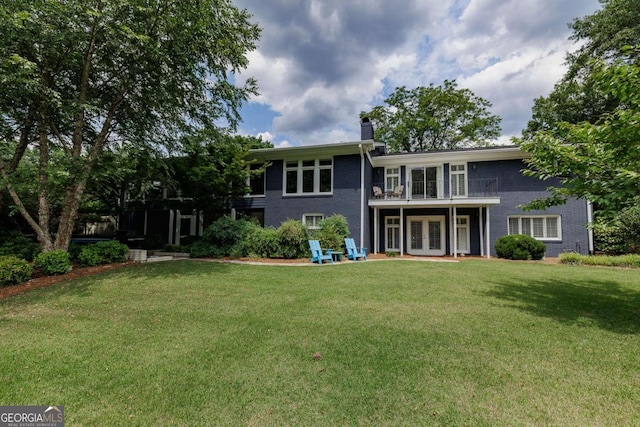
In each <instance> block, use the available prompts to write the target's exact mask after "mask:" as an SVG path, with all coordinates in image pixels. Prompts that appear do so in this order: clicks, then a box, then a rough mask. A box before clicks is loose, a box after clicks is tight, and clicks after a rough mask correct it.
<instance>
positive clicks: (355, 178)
mask: <svg viewBox="0 0 640 427" xmlns="http://www.w3.org/2000/svg"><path fill="white" fill-rule="evenodd" d="M250 156H251V157H252V158H253V159H255V160H256V161H257V162H259V163H268V164H269V166H268V167H267V169H266V172H265V174H264V176H263V177H261V178H259V179H257V180H255V181H253V182H252V183H251V188H252V192H251V193H252V194H250V195H249V196H248V197H247V198H245V200H243V201H241V202H239V203H238V204H237V205H236V206H235V209H236V210H237V211H241V212H243V213H245V214H248V215H252V216H255V217H257V218H259V219H260V221H261V222H262V223H263V224H264V225H267V226H274V227H277V226H279V225H280V224H281V223H282V222H283V221H285V220H287V219H289V218H292V219H298V220H302V221H303V222H305V223H306V224H307V225H308V226H310V227H315V226H316V225H317V223H318V222H319V221H320V220H322V219H323V218H326V217H328V216H331V215H333V214H336V213H337V214H342V215H344V216H345V217H346V218H347V220H348V222H349V228H350V230H351V233H352V236H353V237H354V238H355V239H356V242H357V243H358V244H359V245H361V246H364V247H367V248H368V252H370V253H378V252H388V251H392V252H397V253H400V254H405V253H407V254H413V255H430V256H444V255H450V256H463V255H476V256H491V255H495V253H494V252H493V246H494V243H495V241H496V239H497V238H499V237H501V236H504V235H506V234H529V235H531V236H533V237H535V238H536V239H539V240H541V241H543V242H544V243H545V244H546V246H547V256H551V257H555V256H557V255H558V254H560V253H561V252H564V251H576V252H579V253H589V252H592V251H593V239H592V236H591V234H590V232H589V231H588V229H587V224H588V223H589V222H590V221H591V206H590V204H589V203H587V202H586V201H584V200H577V199H572V200H570V201H569V202H568V203H567V204H566V205H563V206H557V207H553V208H549V209H547V210H545V211H530V212H525V211H523V210H522V209H521V208H520V207H519V206H520V205H522V204H525V203H527V202H529V201H531V200H533V199H536V198H540V197H543V196H545V195H546V194H547V192H546V190H545V189H546V187H547V186H549V185H554V184H555V185H557V183H553V182H551V181H547V182H542V181H539V180H537V179H535V178H530V177H526V176H524V175H523V174H522V173H521V170H522V169H523V167H524V164H523V159H525V158H526V153H524V152H522V151H521V150H520V149H519V148H518V147H515V146H499V147H490V148H474V149H461V150H448V151H437V152H424V153H402V154H391V153H387V152H386V150H385V146H384V144H381V143H378V142H375V141H374V139H373V128H372V127H371V124H370V123H369V122H368V121H366V119H365V121H363V123H362V138H361V140H360V141H354V142H342V143H334V144H323V145H313V146H302V147H289V148H275V149H257V150H252V151H251V153H250Z"/></svg>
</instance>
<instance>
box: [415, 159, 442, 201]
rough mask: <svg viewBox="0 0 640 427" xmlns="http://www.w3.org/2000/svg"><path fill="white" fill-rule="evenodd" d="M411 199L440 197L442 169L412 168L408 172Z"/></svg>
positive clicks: (431, 167)
mask: <svg viewBox="0 0 640 427" xmlns="http://www.w3.org/2000/svg"><path fill="white" fill-rule="evenodd" d="M410 176H411V198H412V199H437V198H440V197H441V195H442V188H441V183H442V178H441V176H442V167H439V166H414V167H412V168H411V171H410Z"/></svg>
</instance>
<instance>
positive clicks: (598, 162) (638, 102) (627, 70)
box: [519, 50, 640, 217]
mask: <svg viewBox="0 0 640 427" xmlns="http://www.w3.org/2000/svg"><path fill="white" fill-rule="evenodd" d="M636 52H638V53H640V51H638V50H636ZM594 77H595V78H596V79H597V81H598V90H600V91H602V93H604V94H606V95H607V96H612V97H614V98H615V99H617V100H618V101H619V107H618V108H616V109H615V110H614V111H612V112H610V113H606V114H604V115H603V116H602V118H601V119H600V120H598V121H597V122H596V123H595V124H593V123H589V122H581V123H578V124H573V123H568V122H560V123H558V125H557V129H556V130H554V131H551V130H546V131H539V132H537V133H536V134H535V136H534V137H533V138H531V139H523V140H521V141H519V144H520V146H521V147H522V149H523V150H525V151H527V152H528V153H530V154H531V158H530V159H528V160H527V163H528V166H529V167H528V169H527V170H526V171H525V173H526V174H527V175H530V176H535V177H538V178H540V179H549V178H559V179H560V182H561V183H562V187H550V188H549V190H550V191H551V194H552V195H551V197H548V198H545V199H541V200H536V201H534V202H533V203H531V204H529V206H528V207H529V208H534V209H544V208H545V207H547V206H553V205H557V204H561V203H564V201H566V199H567V198H568V197H579V198H585V199H588V200H590V201H592V202H594V203H596V204H597V207H598V209H599V211H600V213H601V214H602V215H604V216H605V217H613V216H615V215H616V214H617V213H618V212H619V211H620V210H621V209H623V208H625V207H627V206H631V205H633V204H636V203H637V202H638V196H639V195H640V125H639V124H640V62H639V61H638V60H636V61H634V62H633V63H622V62H618V63H616V64H614V65H606V64H604V63H601V65H600V69H599V71H594Z"/></svg>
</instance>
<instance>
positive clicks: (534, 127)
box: [523, 0, 640, 138]
mask: <svg viewBox="0 0 640 427" xmlns="http://www.w3.org/2000/svg"><path fill="white" fill-rule="evenodd" d="M600 3H602V8H601V9H599V10H598V11H596V12H595V13H594V14H592V15H588V16H584V17H581V18H576V19H575V20H574V21H573V22H572V23H571V24H570V27H571V29H572V30H573V33H572V35H571V39H572V40H574V41H575V42H578V43H580V44H581V47H580V48H579V49H578V50H576V51H575V52H572V53H570V54H569V55H567V62H566V63H567V66H568V71H567V73H566V74H565V75H564V76H563V78H562V79H561V80H560V81H559V82H558V83H557V84H556V85H555V87H554V89H553V91H552V92H551V93H550V94H549V95H548V96H544V97H540V98H537V99H536V100H535V101H534V106H533V115H532V118H531V120H530V121H529V123H528V124H527V127H526V129H524V131H523V137H524V138H532V137H533V136H534V135H535V134H536V132H538V131H541V130H545V131H546V130H552V131H555V130H558V125H557V124H558V123H560V122H568V123H580V122H589V123H596V122H597V121H598V120H600V118H601V116H602V115H603V114H606V113H610V112H612V111H614V110H615V109H616V108H617V106H618V102H619V101H618V100H617V99H616V98H615V97H612V96H611V94H610V93H605V92H603V91H602V90H600V85H598V82H597V81H596V79H594V77H593V71H594V70H593V66H594V64H596V63H597V61H605V62H608V63H611V62H612V61H616V60H619V59H620V60H629V59H630V58H629V55H628V51H625V50H624V47H625V46H635V45H637V44H638V42H639V41H640V1H638V0H600ZM594 60H597V61H595V62H594Z"/></svg>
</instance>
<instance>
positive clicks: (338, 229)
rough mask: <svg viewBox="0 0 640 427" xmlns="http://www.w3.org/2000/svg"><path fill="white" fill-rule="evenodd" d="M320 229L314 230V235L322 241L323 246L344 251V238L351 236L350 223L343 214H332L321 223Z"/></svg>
mask: <svg viewBox="0 0 640 427" xmlns="http://www.w3.org/2000/svg"><path fill="white" fill-rule="evenodd" d="M319 226H320V229H318V230H316V231H314V232H313V233H312V234H313V237H314V238H316V239H318V240H319V241H320V246H321V247H323V248H331V249H333V250H336V251H337V250H341V251H342V252H344V250H345V247H344V239H346V238H347V237H349V235H350V233H349V224H348V223H347V218H345V217H344V216H343V215H338V214H335V215H332V216H330V217H328V218H326V219H324V220H323V221H321V222H320V224H319Z"/></svg>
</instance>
